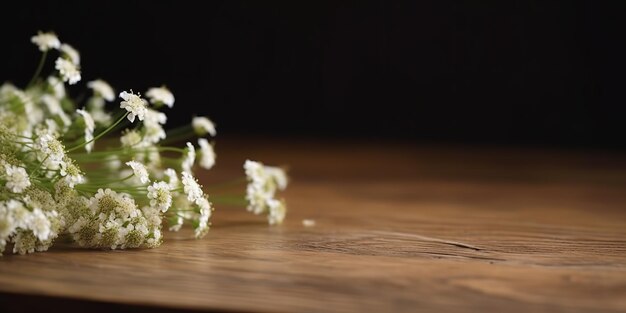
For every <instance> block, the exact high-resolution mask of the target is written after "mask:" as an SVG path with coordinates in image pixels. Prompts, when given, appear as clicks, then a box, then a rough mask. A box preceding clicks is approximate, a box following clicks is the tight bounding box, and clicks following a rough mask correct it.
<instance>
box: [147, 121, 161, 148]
mask: <svg viewBox="0 0 626 313" xmlns="http://www.w3.org/2000/svg"><path fill="white" fill-rule="evenodd" d="M166 136H167V134H166V133H165V130H164V129H163V127H161V125H159V124H152V123H149V124H144V134H143V140H144V141H145V142H147V143H152V144H155V143H158V142H159V141H161V140H162V139H165V137H166Z"/></svg>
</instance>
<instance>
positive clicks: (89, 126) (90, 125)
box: [76, 109, 96, 152]
mask: <svg viewBox="0 0 626 313" xmlns="http://www.w3.org/2000/svg"><path fill="white" fill-rule="evenodd" d="M76 113H78V114H80V115H81V116H82V117H83V120H84V121H85V142H89V143H88V144H86V145H85V150H87V152H90V151H91V149H92V148H93V145H94V142H93V141H91V140H92V139H93V132H94V130H95V129H96V122H95V121H94V120H93V117H91V114H89V112H87V111H85V110H81V109H78V110H76ZM90 141H91V142H90Z"/></svg>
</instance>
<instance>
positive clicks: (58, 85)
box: [48, 76, 65, 100]
mask: <svg viewBox="0 0 626 313" xmlns="http://www.w3.org/2000/svg"><path fill="white" fill-rule="evenodd" d="M48 85H49V86H50V88H51V89H52V94H53V95H54V97H55V98H57V99H59V100H60V99H63V98H65V85H63V82H62V81H60V80H59V79H58V78H57V77H56V76H49V77H48Z"/></svg>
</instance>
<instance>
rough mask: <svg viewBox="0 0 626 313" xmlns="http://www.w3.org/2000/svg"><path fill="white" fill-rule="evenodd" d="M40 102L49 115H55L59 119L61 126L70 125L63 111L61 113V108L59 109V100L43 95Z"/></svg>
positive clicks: (70, 122)
mask: <svg viewBox="0 0 626 313" xmlns="http://www.w3.org/2000/svg"><path fill="white" fill-rule="evenodd" d="M41 102H43V104H45V105H46V107H47V108H48V112H50V114H51V115H57V116H58V117H59V118H60V119H61V121H62V122H63V125H65V126H69V125H71V124H72V121H71V120H70V118H69V117H68V116H67V114H66V113H65V111H63V108H61V102H59V99H57V98H55V97H54V96H51V95H48V94H45V95H43V96H41Z"/></svg>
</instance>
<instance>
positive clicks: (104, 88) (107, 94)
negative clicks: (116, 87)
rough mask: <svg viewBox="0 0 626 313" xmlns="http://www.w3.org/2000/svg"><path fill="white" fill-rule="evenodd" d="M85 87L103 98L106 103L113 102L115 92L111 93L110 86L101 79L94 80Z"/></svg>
mask: <svg viewBox="0 0 626 313" xmlns="http://www.w3.org/2000/svg"><path fill="white" fill-rule="evenodd" d="M87 87H89V88H91V89H92V90H93V92H94V93H95V94H96V95H98V96H100V97H102V98H104V100H106V101H113V100H115V91H113V88H111V85H109V84H108V83H107V82H105V81H104V80H102V79H96V80H92V81H90V82H88V83H87Z"/></svg>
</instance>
